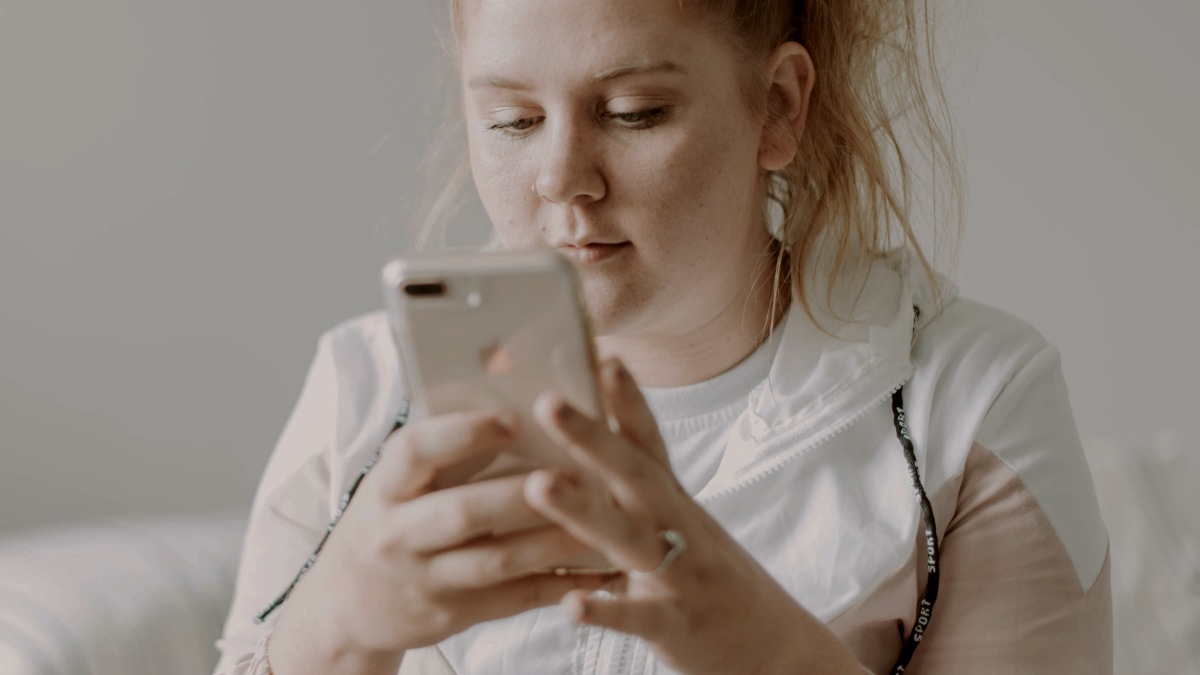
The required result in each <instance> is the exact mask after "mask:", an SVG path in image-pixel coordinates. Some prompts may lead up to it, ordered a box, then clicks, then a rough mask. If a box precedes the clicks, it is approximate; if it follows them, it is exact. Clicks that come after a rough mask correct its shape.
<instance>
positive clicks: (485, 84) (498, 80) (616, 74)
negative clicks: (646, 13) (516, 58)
mask: <svg viewBox="0 0 1200 675" xmlns="http://www.w3.org/2000/svg"><path fill="white" fill-rule="evenodd" d="M648 73H676V74H680V75H683V74H686V73H687V68H684V67H683V66H681V65H679V64H678V63H675V62H674V61H658V62H655V63H645V64H634V65H628V66H617V67H616V68H609V69H608V70H602V71H600V72H599V73H596V74H595V75H593V76H592V78H591V84H601V83H603V82H609V81H611V80H615V79H618V78H621V77H628V76H630V75H645V74H648ZM468 86H469V87H470V88H472V89H478V88H490V89H512V90H514V91H528V90H529V88H530V87H529V85H527V84H524V83H522V82H517V81H516V80H510V79H508V78H504V77H499V76H496V75H482V76H480V77H476V78H473V79H472V80H471V81H470V82H469V83H468Z"/></svg>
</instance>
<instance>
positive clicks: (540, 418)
mask: <svg viewBox="0 0 1200 675" xmlns="http://www.w3.org/2000/svg"><path fill="white" fill-rule="evenodd" d="M533 416H534V419H535V420H536V421H537V422H538V424H540V425H541V426H542V428H543V429H544V430H545V431H546V434H547V435H549V436H550V438H551V439H552V440H554V441H555V442H556V443H558V444H559V445H561V446H563V447H564V448H565V449H566V450H567V452H568V453H569V454H570V455H571V457H572V458H573V459H575V461H577V462H578V463H579V464H581V465H582V466H583V468H584V469H586V470H588V471H590V472H592V473H594V474H595V475H597V476H599V477H600V478H601V479H602V480H603V481H604V484H605V485H606V486H607V487H608V490H609V492H610V493H611V494H612V496H613V498H614V499H616V500H617V502H618V503H619V504H621V505H622V506H624V507H626V508H628V509H631V510H632V511H634V512H638V513H645V512H648V511H649V502H650V500H652V499H654V496H655V495H659V494H663V493H664V492H665V490H666V488H667V483H666V482H665V481H664V480H663V479H664V478H665V477H666V476H669V475H670V473H669V471H666V470H664V467H663V466H662V465H661V464H659V462H658V461H656V460H654V459H653V458H651V457H650V455H649V454H648V453H645V452H642V451H639V450H637V449H636V448H634V446H633V444H632V443H630V442H629V440H627V439H625V438H623V437H621V436H618V435H616V434H614V433H613V432H612V431H610V430H609V429H608V427H607V426H605V425H603V424H601V423H599V422H597V421H595V420H593V419H591V418H590V417H588V416H587V415H584V414H583V413H581V412H579V411H578V410H576V409H575V408H573V407H572V406H571V405H570V404H569V403H567V402H566V401H565V400H564V399H563V398H562V397H560V396H558V395H557V394H554V393H552V392H547V393H546V394H543V395H541V396H539V397H538V399H537V400H536V401H535V402H534V404H533Z"/></svg>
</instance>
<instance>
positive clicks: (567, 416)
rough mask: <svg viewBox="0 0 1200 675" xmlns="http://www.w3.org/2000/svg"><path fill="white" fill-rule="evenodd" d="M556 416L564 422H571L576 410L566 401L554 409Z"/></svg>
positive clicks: (559, 403)
mask: <svg viewBox="0 0 1200 675" xmlns="http://www.w3.org/2000/svg"><path fill="white" fill-rule="evenodd" d="M554 414H555V415H556V416H558V419H560V420H562V421H564V422H570V421H571V419H572V418H574V417H575V409H574V408H572V407H571V404H570V403H567V402H566V401H559V402H558V403H557V404H556V405H555V407H554Z"/></svg>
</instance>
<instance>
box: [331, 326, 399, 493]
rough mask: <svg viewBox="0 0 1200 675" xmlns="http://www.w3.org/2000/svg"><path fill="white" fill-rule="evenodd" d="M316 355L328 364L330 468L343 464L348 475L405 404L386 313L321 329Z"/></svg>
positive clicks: (381, 440) (369, 451)
mask: <svg viewBox="0 0 1200 675" xmlns="http://www.w3.org/2000/svg"><path fill="white" fill-rule="evenodd" d="M317 358H318V360H325V361H326V362H327V363H328V368H329V369H330V371H331V372H332V379H333V383H332V386H333V387H334V388H335V398H336V404H335V405H336V417H337V423H336V428H335V430H334V438H333V441H332V443H333V452H334V454H335V458H334V468H335V472H336V470H337V468H339V467H342V466H344V467H346V469H347V471H349V472H350V473H353V467H355V466H358V465H360V464H363V463H365V462H366V460H367V458H369V457H370V456H371V455H372V454H373V453H374V452H375V450H376V449H377V448H378V446H379V445H380V444H381V443H382V442H383V440H384V439H385V438H386V437H387V434H388V433H390V432H391V430H392V427H393V425H394V423H395V420H396V416H397V414H398V413H399V411H400V410H401V409H402V408H404V406H405V405H406V394H405V391H404V387H403V379H404V378H403V376H402V374H401V370H400V359H399V357H398V355H397V353H396V347H395V342H394V340H393V339H392V327H391V323H390V321H389V320H388V317H387V314H386V312H383V311H376V312H371V313H368V314H363V315H360V316H356V317H353V318H350V319H347V320H345V321H342V322H341V323H338V324H337V325H335V326H333V327H332V328H330V329H328V330H326V331H325V332H324V333H323V334H322V336H321V340H320V346H319V348H318V357H317ZM338 482H339V481H337V480H335V485H336V484H337V483H338Z"/></svg>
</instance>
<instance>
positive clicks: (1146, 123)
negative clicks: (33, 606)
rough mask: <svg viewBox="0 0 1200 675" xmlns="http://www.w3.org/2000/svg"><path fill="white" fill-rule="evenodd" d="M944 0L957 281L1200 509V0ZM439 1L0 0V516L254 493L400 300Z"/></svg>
mask: <svg viewBox="0 0 1200 675" xmlns="http://www.w3.org/2000/svg"><path fill="white" fill-rule="evenodd" d="M935 6H936V7H937V8H938V11H939V12H940V13H941V14H942V33H941V34H940V37H939V39H940V40H941V48H942V54H943V58H944V62H945V63H944V66H943V67H944V69H945V76H946V78H947V86H948V93H949V97H950V103H951V107H952V109H953V112H954V115H955V117H956V120H957V132H958V139H959V142H960V144H961V146H962V150H963V159H964V168H965V175H966V184H967V187H968V190H967V195H968V201H967V218H966V230H965V238H964V240H963V242H962V246H963V248H962V256H961V260H960V263H959V265H958V267H957V273H956V277H957V281H958V282H959V284H960V287H961V289H962V292H963V293H964V294H965V295H968V296H971V297H974V298H976V299H979V300H982V301H985V302H988V303H991V304H994V305H996V306H999V307H1001V308H1004V309H1007V310H1009V311H1011V312H1013V313H1015V314H1018V315H1019V316H1021V317H1023V318H1025V319H1026V320H1028V321H1030V322H1031V323H1033V324H1034V325H1035V326H1037V327H1038V328H1039V329H1040V330H1041V331H1042V332H1043V333H1044V334H1045V335H1046V337H1047V338H1048V339H1049V340H1050V341H1051V342H1053V343H1054V344H1056V345H1057V346H1058V347H1059V348H1060V350H1061V352H1062V355H1063V362H1064V367H1065V370H1066V375H1067V379H1068V382H1069V384H1070V387H1071V395H1072V403H1073V406H1074V409H1075V412H1076V416H1077V420H1078V423H1079V427H1080V431H1081V433H1082V435H1083V437H1084V438H1085V439H1086V440H1087V442H1088V445H1089V448H1099V449H1100V450H1098V451H1097V452H1104V453H1106V454H1105V455H1104V458H1103V459H1101V460H1094V464H1095V462H1096V461H1104V462H1117V463H1119V462H1124V461H1135V460H1136V459H1138V458H1139V457H1141V458H1143V459H1144V458H1151V459H1154V461H1156V462H1160V464H1162V467H1167V468H1166V469H1165V470H1162V471H1161V473H1162V474H1163V478H1162V480H1165V481H1168V482H1169V481H1176V483H1174V484H1173V485H1175V486H1176V487H1175V488H1172V489H1176V490H1177V493H1178V494H1184V493H1186V494H1189V495H1191V497H1190V499H1188V500H1179V499H1174V498H1172V499H1169V500H1168V501H1167V502H1166V503H1165V505H1162V506H1161V508H1163V509H1166V510H1167V511H1171V512H1175V513H1177V514H1179V515H1180V516H1181V517H1183V516H1185V514H1188V515H1186V517H1184V521H1185V522H1186V521H1187V520H1189V519H1190V520H1191V522H1197V521H1200V516H1198V517H1196V518H1195V519H1192V515H1190V514H1197V513H1200V497H1196V496H1195V495H1196V494H1197V493H1196V492H1195V491H1192V490H1190V486H1188V485H1187V482H1188V481H1190V480H1191V478H1193V477H1194V476H1196V475H1198V472H1182V471H1177V470H1173V469H1172V468H1171V467H1174V466H1176V464H1171V463H1172V462H1184V461H1192V464H1191V465H1190V466H1193V467H1194V466H1196V463H1195V461H1194V460H1195V457H1196V447H1195V443H1194V440H1193V439H1195V438H1197V437H1200V436H1198V433H1197V432H1200V422H1198V417H1200V393H1198V392H1200V356H1198V355H1197V336H1198V335H1200V312H1198V311H1197V310H1198V308H1200V300H1198V299H1197V294H1198V293H1200V265H1198V264H1197V256H1198V254H1200V217H1198V216H1197V211H1196V205H1197V200H1196V194H1197V186H1200V160H1198V159H1197V157H1200V132H1198V131H1197V128H1196V120H1200V75H1198V71H1197V69H1196V65H1197V64H1198V63H1200V44H1198V43H1197V42H1196V41H1195V39H1194V32H1195V29H1196V27H1197V26H1200V3H1196V2H1177V1H1171V0H1146V1H1144V2H1138V3H1130V2H1118V1H1117V0H1059V1H1058V2H1054V3H1045V2H1037V1H1035V0H1015V1H1013V2H983V1H982V0H942V2H939V3H935ZM429 11H430V4H429V2H426V1H418V2H412V1H410V0H402V1H397V0H390V1H387V0H343V1H342V2H338V3H326V2H311V1H309V0H288V1H286V2H284V1H282V0H260V1H258V2H251V3H246V2H232V1H229V0H206V1H204V2H200V1H198V0H108V1H107V2H104V3H87V2H46V1H45V0H0V536H3V535H5V534H8V535H10V536H16V535H18V534H21V533H25V532H30V531H32V530H31V528H35V527H36V526H46V525H52V524H64V523H78V522H80V521H83V520H95V519H96V518H97V517H133V518H139V517H147V516H161V515H165V514H191V513H197V512H208V511H212V510H227V511H231V512H233V513H235V514H240V513H242V512H244V510H245V509H246V508H247V507H248V506H249V503H250V499H251V497H252V494H253V490H254V488H255V484H256V482H257V479H258V476H259V474H260V472H261V470H262V468H263V466H264V464H265V462H266V460H267V457H268V454H269V452H270V450H271V448H272V445H273V443H274V441H275V437H276V435H277V434H278V433H279V430H280V429H281V427H282V425H283V422H284V420H285V418H286V416H287V414H288V412H289V410H290V408H291V406H292V404H293V403H294V401H295V397H296V395H297V394H298V392H299V387H300V384H301V382H302V380H303V377H304V374H305V371H306V368H307V366H308V363H309V360H310V359H311V357H312V355H313V351H314V348H315V345H316V340H317V338H318V336H319V334H320V332H321V331H322V330H324V329H326V328H328V327H329V326H331V325H333V324H334V323H336V322H339V321H341V320H343V319H346V318H349V317H351V316H354V315H356V314H359V313H361V312H366V311H372V310H374V309H376V308H378V307H380V306H381V298H380V293H379V290H378V271H379V268H380V267H381V265H382V264H383V262H384V261H385V259H387V258H388V257H389V256H390V255H392V254H393V253H395V252H397V251H398V250H399V248H400V247H401V245H402V243H403V241H404V227H405V225H406V223H407V222H408V221H407V214H408V213H409V212H410V210H411V208H412V203H413V193H414V191H415V187H414V186H415V185H416V181H417V179H418V178H419V177H420V171H419V169H418V164H419V162H420V160H421V157H422V152H423V150H424V148H425V145H426V143H427V140H428V138H429V136H430V134H431V132H432V130H433V128H434V126H435V125H436V124H437V123H438V122H440V121H441V119H440V113H441V110H442V109H441V106H440V103H439V102H438V101H437V100H436V99H435V98H433V97H432V96H431V95H430V91H431V87H432V84H433V82H434V80H435V79H436V78H435V73H436V72H437V71H438V69H437V68H436V67H435V64H436V62H437V58H438V57H437V54H438V53H439V47H438V41H437V39H436V36H435V35H434V34H433V33H432V32H431V30H430V17H429ZM457 220H461V221H462V222H463V223H464V224H471V223H474V224H476V226H478V224H480V223H483V222H484V220H483V216H482V213H481V211H480V210H479V209H478V206H477V205H470V204H469V205H468V206H467V207H466V208H465V209H464V210H463V211H461V212H460V213H459V214H458V216H457ZM1164 462H1165V464H1163V463H1164ZM1160 468H1161V467H1160ZM1156 470H1157V469H1156ZM1106 513H1107V512H1106ZM1173 545H1179V544H1177V543H1176V544H1173ZM1189 546H1191V548H1188V549H1187V550H1186V551H1182V552H1180V553H1178V555H1181V556H1186V555H1192V556H1196V555H1200V553H1197V552H1196V551H1197V547H1196V546H1192V545H1191V544H1189ZM1191 584H1192V586H1191V592H1192V593H1193V595H1192V596H1191V597H1192V598H1195V597H1196V596H1195V593H1196V590H1197V588H1200V583H1197V579H1196V578H1194V577H1193V578H1192V579H1191ZM1192 616H1193V619H1194V615H1192ZM1181 620H1182V619H1181ZM2 625H3V624H2V622H0V627H2Z"/></svg>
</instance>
